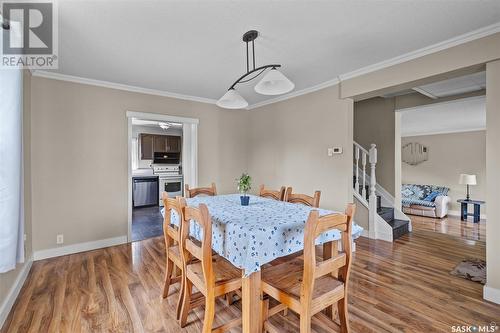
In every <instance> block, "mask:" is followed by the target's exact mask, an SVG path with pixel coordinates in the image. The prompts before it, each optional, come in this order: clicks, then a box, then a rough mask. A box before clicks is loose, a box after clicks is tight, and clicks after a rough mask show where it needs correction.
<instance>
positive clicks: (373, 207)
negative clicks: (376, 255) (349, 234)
mask: <svg viewBox="0 0 500 333" xmlns="http://www.w3.org/2000/svg"><path fill="white" fill-rule="evenodd" d="M369 162H370V198H369V199H368V205H369V206H368V207H369V208H368V225H369V231H368V234H369V236H370V238H376V237H377V236H376V235H377V224H376V219H377V194H376V192H375V186H376V185H377V179H376V177H375V168H376V165H377V148H376V145H375V144H373V143H372V145H371V148H370V154H369Z"/></svg>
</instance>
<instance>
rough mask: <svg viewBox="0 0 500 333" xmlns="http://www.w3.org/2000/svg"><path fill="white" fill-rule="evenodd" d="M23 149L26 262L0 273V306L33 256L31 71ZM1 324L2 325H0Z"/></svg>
mask: <svg viewBox="0 0 500 333" xmlns="http://www.w3.org/2000/svg"><path fill="white" fill-rule="evenodd" d="M23 80H24V82H23V86H24V87H23V89H24V91H23V108H24V112H23V149H24V233H25V234H26V242H25V243H24V251H25V255H24V257H25V263H23V264H19V265H17V267H16V269H14V270H12V271H10V272H7V273H1V274H0V308H1V307H2V305H3V303H4V301H7V299H6V297H7V295H8V294H9V292H10V291H11V289H12V287H13V286H14V283H15V281H16V279H17V278H18V277H19V274H20V273H21V270H22V269H23V268H24V266H25V265H26V264H27V263H28V262H29V261H30V260H31V258H32V254H33V252H32V246H31V241H32V239H31V238H32V227H31V159H30V153H31V143H30V130H31V121H30V116H31V103H30V95H31V74H30V72H29V71H24V75H23ZM0 326H1V325H0Z"/></svg>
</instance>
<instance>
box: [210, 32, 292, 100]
mask: <svg viewBox="0 0 500 333" xmlns="http://www.w3.org/2000/svg"><path fill="white" fill-rule="evenodd" d="M258 36H259V33H258V31H256V30H250V31H247V32H246V33H245V34H244V35H243V41H244V42H245V43H246V49H247V72H246V73H245V74H243V75H242V76H241V77H240V78H239V79H238V80H236V81H235V82H234V83H233V84H232V85H231V87H229V89H228V91H227V92H226V93H225V94H224V96H222V97H221V98H220V99H219V100H218V101H217V105H218V106H219V107H221V108H226V109H243V108H246V107H247V106H248V102H247V101H246V100H245V99H244V98H243V97H242V96H241V95H240V94H239V93H238V92H237V91H236V89H235V87H236V85H237V84H239V83H246V82H249V81H251V80H253V79H255V78H257V77H258V76H260V75H261V74H262V73H264V72H265V71H266V70H267V69H269V68H270V69H271V70H269V71H267V73H266V74H265V75H264V77H263V78H262V80H260V82H259V83H257V85H256V86H255V91H256V92H257V93H259V94H262V95H281V94H285V93H287V92H289V91H292V90H293V88H295V85H294V84H293V82H292V81H290V80H289V79H288V78H287V77H286V76H285V75H283V73H281V72H280V71H278V68H280V67H281V65H279V64H272V65H265V66H260V67H257V68H255V45H254V41H255V39H256V38H257V37H258ZM249 43H252V64H253V66H252V67H253V69H252V70H250V58H249V55H248V51H249V49H248V47H249V45H248V44H249ZM252 75H253V76H252ZM249 76H250V77H249Z"/></svg>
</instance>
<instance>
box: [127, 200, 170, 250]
mask: <svg viewBox="0 0 500 333" xmlns="http://www.w3.org/2000/svg"><path fill="white" fill-rule="evenodd" d="M160 210H161V207H159V206H153V207H144V208H134V209H133V210H132V241H133V242H135V241H140V240H143V239H147V238H152V237H156V236H161V235H163V216H162V215H161V212H160Z"/></svg>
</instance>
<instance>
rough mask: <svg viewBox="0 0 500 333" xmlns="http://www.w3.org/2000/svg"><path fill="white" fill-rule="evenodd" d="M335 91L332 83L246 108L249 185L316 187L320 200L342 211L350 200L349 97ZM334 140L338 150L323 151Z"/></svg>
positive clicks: (302, 189)
mask: <svg viewBox="0 0 500 333" xmlns="http://www.w3.org/2000/svg"><path fill="white" fill-rule="evenodd" d="M338 95H339V91H338V86H333V87H330V88H325V89H323V90H320V91H317V92H314V93H310V94H307V95H302V96H299V97H296V98H292V99H289V100H285V101H282V102H278V103H274V104H270V105H267V106H263V107H260V108H257V109H253V110H251V111H250V112H249V113H248V116H249V124H248V127H249V128H250V135H249V141H248V143H249V146H248V171H249V172H250V174H251V175H252V176H253V178H254V183H255V187H258V185H259V184H266V186H269V187H273V188H279V187H280V186H282V185H284V186H292V187H293V189H294V191H297V192H300V193H310V194H312V193H313V191H314V190H321V206H322V207H325V208H331V209H337V210H342V211H343V210H344V209H345V205H346V203H347V202H352V194H351V196H349V194H350V193H351V192H350V191H351V189H352V148H351V147H352V116H353V115H352V101H351V100H341V99H339V98H338ZM334 146H340V147H342V148H343V150H344V152H343V154H341V155H334V156H333V157H328V155H327V149H328V147H334Z"/></svg>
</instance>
